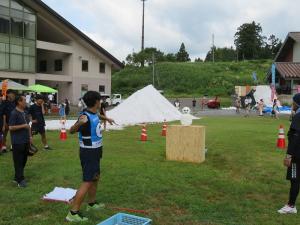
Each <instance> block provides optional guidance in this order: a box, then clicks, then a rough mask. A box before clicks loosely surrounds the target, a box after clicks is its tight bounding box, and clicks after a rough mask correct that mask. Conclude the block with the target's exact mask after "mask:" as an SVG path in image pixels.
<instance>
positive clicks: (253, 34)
mask: <svg viewBox="0 0 300 225" xmlns="http://www.w3.org/2000/svg"><path fill="white" fill-rule="evenodd" d="M234 45H235V47H233V46H231V47H216V46H213V47H211V49H210V50H209V51H208V53H207V54H206V57H205V59H204V60H203V59H201V58H196V59H195V62H203V61H205V62H211V61H213V59H214V61H216V62H226V61H241V60H255V59H273V58H274V57H275V55H276V54H277V52H278V51H279V49H280V47H281V45H282V41H281V40H280V39H279V38H277V37H276V36H275V35H274V34H271V35H270V36H268V37H267V36H264V35H263V30H262V27H261V25H260V24H259V23H256V22H255V21H253V22H251V23H244V24H242V25H241V26H239V27H238V28H237V31H236V33H235V35H234ZM143 61H144V62H145V63H146V64H147V65H151V64H152V63H154V62H189V61H191V59H190V56H189V53H188V52H187V50H186V48H185V45H184V43H181V45H180V48H179V51H178V52H177V53H175V54H174V53H164V52H162V51H160V50H159V49H157V48H154V47H152V48H145V49H144V51H140V52H138V53H132V54H129V55H128V56H127V57H126V62H125V64H126V65H132V66H141V65H142V63H141V62H143Z"/></svg>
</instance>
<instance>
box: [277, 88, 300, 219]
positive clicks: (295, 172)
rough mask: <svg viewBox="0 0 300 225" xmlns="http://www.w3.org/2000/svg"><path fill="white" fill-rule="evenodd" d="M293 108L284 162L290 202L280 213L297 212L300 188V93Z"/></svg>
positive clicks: (294, 98)
mask: <svg viewBox="0 0 300 225" xmlns="http://www.w3.org/2000/svg"><path fill="white" fill-rule="evenodd" d="M293 110H294V111H295V112H296V113H295V115H294V117H293V118H292V123H291V125H290V129H289V132H288V148H287V154H286V157H285V159H284V161H283V164H284V165H285V166H286V167H287V176H286V179H287V180H289V181H290V183H291V186H290V193H289V201H288V204H287V205H285V206H284V207H282V208H281V209H279V210H278V213H280V214H295V213H297V208H296V205H295V204H296V200H297V197H298V194H299V189H300V148H299V145H300V94H299V93H298V94H296V95H294V97H293Z"/></svg>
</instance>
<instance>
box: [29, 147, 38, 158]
mask: <svg viewBox="0 0 300 225" xmlns="http://www.w3.org/2000/svg"><path fill="white" fill-rule="evenodd" d="M38 151H39V150H38V148H37V147H36V146H34V145H33V144H30V147H29V151H28V155H29V156H34V155H35V154H36V153H37V152H38Z"/></svg>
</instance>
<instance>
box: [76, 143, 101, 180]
mask: <svg viewBox="0 0 300 225" xmlns="http://www.w3.org/2000/svg"><path fill="white" fill-rule="evenodd" d="M101 158H102V147H100V148H97V149H91V148H89V149H88V148H80V162H81V167H82V180H83V181H84V182H92V181H96V180H97V179H98V178H99V176H100V160H101Z"/></svg>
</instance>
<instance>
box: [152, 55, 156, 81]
mask: <svg viewBox="0 0 300 225" xmlns="http://www.w3.org/2000/svg"><path fill="white" fill-rule="evenodd" d="M154 63H155V57H154V52H152V84H153V87H155V85H154V76H155V67H154V66H155V65H154Z"/></svg>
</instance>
